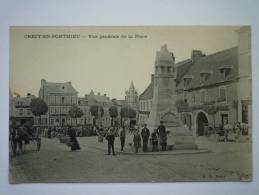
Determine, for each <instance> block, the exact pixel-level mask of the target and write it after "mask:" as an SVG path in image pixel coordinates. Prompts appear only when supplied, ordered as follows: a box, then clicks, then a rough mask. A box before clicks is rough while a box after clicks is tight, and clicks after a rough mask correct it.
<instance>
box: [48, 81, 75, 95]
mask: <svg viewBox="0 0 259 195" xmlns="http://www.w3.org/2000/svg"><path fill="white" fill-rule="evenodd" d="M43 87H44V90H45V91H47V92H52V93H65V94H76V93H77V91H76V90H75V88H74V87H73V86H72V84H71V82H65V83H54V82H45V83H44V85H43Z"/></svg>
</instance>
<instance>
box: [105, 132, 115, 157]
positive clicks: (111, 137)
mask: <svg viewBox="0 0 259 195" xmlns="http://www.w3.org/2000/svg"><path fill="white" fill-rule="evenodd" d="M105 138H106V140H107V141H108V155H110V154H111V150H112V154H113V156H115V151H114V140H115V130H114V129H113V128H110V129H108V132H107V133H106V136H105Z"/></svg>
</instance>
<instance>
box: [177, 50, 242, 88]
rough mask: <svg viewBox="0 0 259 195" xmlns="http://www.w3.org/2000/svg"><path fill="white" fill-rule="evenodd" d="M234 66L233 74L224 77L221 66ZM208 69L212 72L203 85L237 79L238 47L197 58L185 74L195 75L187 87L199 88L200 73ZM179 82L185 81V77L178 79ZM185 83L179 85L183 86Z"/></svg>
mask: <svg viewBox="0 0 259 195" xmlns="http://www.w3.org/2000/svg"><path fill="white" fill-rule="evenodd" d="M222 66H225V67H233V68H232V69H231V74H230V75H229V77H227V78H226V79H223V77H222V73H221V72H220V67H222ZM203 70H206V72H210V73H211V74H210V78H209V79H208V80H207V81H206V83H204V84H203V85H202V86H203V87H205V86H207V85H211V84H216V83H221V82H225V81H231V80H235V79H237V77H238V52H237V47H233V48H230V49H226V50H223V51H220V52H217V53H214V54H210V55H207V56H204V57H202V58H200V59H199V60H197V61H196V62H195V63H194V64H193V65H192V66H190V67H189V69H188V71H187V72H186V73H185V74H188V75H193V79H192V81H191V82H190V84H189V85H188V86H187V88H186V89H192V88H197V87H200V86H201V80H200V73H201V71H203ZM178 82H179V84H180V83H182V82H183V79H180V81H178ZM181 86H183V85H180V86H178V89H179V87H181Z"/></svg>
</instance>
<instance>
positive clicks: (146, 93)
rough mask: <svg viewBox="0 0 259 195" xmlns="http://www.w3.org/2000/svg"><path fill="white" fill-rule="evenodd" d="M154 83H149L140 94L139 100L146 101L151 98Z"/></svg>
mask: <svg viewBox="0 0 259 195" xmlns="http://www.w3.org/2000/svg"><path fill="white" fill-rule="evenodd" d="M153 89H154V82H151V83H150V84H149V85H148V87H147V88H146V89H145V91H144V92H143V93H142V94H140V96H139V100H148V99H152V98H153Z"/></svg>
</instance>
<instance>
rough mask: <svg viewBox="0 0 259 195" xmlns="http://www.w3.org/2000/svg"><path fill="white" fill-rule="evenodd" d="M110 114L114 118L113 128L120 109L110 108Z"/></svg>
mask: <svg viewBox="0 0 259 195" xmlns="http://www.w3.org/2000/svg"><path fill="white" fill-rule="evenodd" d="M109 114H110V117H111V118H112V121H111V126H113V119H114V118H117V117H118V109H117V107H116V106H112V107H110V108H109Z"/></svg>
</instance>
